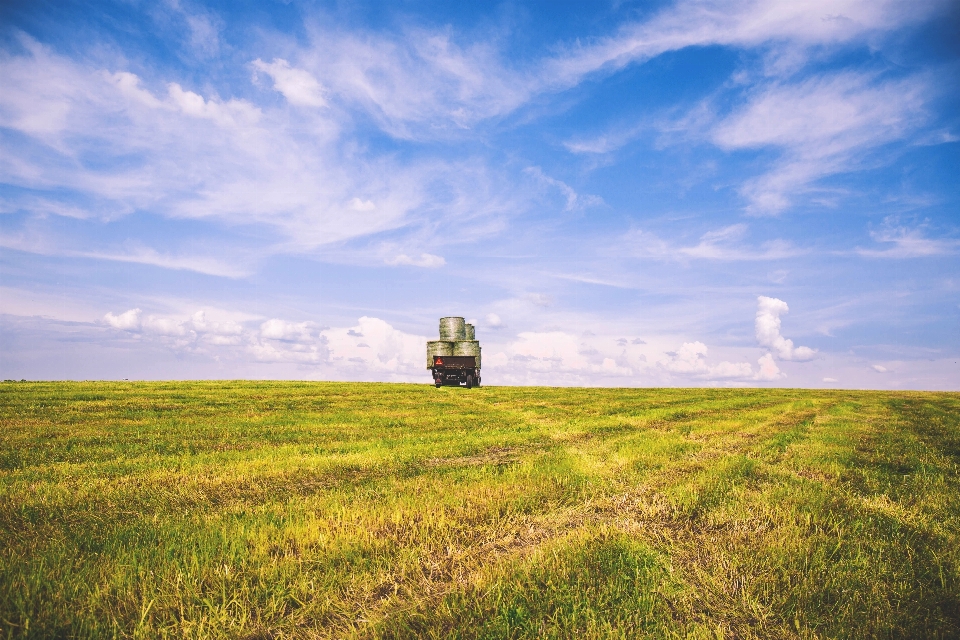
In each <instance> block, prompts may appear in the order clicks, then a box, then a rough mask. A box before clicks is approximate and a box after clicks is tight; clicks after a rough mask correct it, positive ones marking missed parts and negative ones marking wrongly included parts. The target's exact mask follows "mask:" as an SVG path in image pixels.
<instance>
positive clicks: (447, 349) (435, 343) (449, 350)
mask: <svg viewBox="0 0 960 640" xmlns="http://www.w3.org/2000/svg"><path fill="white" fill-rule="evenodd" d="M453 344H454V343H453V342H451V341H449V340H431V341H429V342H427V369H429V368H431V367H432V366H433V356H452V355H454V354H453Z"/></svg>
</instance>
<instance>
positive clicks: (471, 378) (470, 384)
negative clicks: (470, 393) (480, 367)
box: [467, 376, 473, 389]
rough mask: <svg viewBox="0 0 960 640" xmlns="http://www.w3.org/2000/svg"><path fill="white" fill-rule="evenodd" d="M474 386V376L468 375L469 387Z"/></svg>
mask: <svg viewBox="0 0 960 640" xmlns="http://www.w3.org/2000/svg"><path fill="white" fill-rule="evenodd" d="M472 388H473V376H467V389H472Z"/></svg>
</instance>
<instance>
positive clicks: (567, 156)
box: [0, 0, 960, 390]
mask: <svg viewBox="0 0 960 640" xmlns="http://www.w3.org/2000/svg"><path fill="white" fill-rule="evenodd" d="M958 167H960V3H957V2H951V1H948V0H911V1H909V2H906V1H896V0H831V1H826V0H809V1H806V2H774V1H770V2H757V1H749V0H732V1H730V2H719V1H716V0H692V1H684V0H681V1H678V2H662V1H654V2H629V1H626V0H611V1H609V2H603V1H601V0H597V1H596V2H564V1H561V0H551V1H549V2H479V3H451V2H426V1H424V2H414V1H395V2H365V1H363V0H356V1H351V2H336V1H331V2H295V1H291V2H281V1H271V0H262V1H257V2H253V1H244V0H237V1H232V2H222V3H217V2H211V3H200V2H193V1H188V0H160V1H152V2H140V1H138V0H118V1H110V0H99V1H97V2H70V1H66V0H64V1H60V2H44V1H29V2H27V1H20V2H17V1H7V2H4V3H2V5H0V378H4V379H18V380H19V379H81V380H86V379H131V380H136V379H150V380H156V379H210V378H218V379H239V378H254V379H303V380H371V381H393V382H421V383H424V384H428V383H430V382H431V378H430V372H429V371H427V370H426V368H425V367H426V364H425V359H426V358H425V342H426V341H427V340H430V339H436V336H437V335H438V328H437V327H438V319H439V318H440V317H442V316H464V317H465V318H467V320H468V321H473V322H474V323H475V324H476V327H477V338H478V339H479V340H480V343H481V346H482V349H483V373H482V377H483V382H484V384H494V385H496V384H503V385H526V384H543V385H553V386H565V385H586V386H613V387H645V386H778V387H784V386H786V387H814V388H872V389H945V390H960V364H958V363H960V170H958Z"/></svg>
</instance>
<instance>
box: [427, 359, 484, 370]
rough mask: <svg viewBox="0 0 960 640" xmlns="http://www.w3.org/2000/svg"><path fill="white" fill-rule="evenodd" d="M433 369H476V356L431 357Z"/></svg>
mask: <svg viewBox="0 0 960 640" xmlns="http://www.w3.org/2000/svg"><path fill="white" fill-rule="evenodd" d="M433 366H434V368H437V369H439V368H443V369H476V368H477V357H476V356H433Z"/></svg>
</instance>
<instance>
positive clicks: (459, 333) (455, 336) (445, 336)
mask: <svg viewBox="0 0 960 640" xmlns="http://www.w3.org/2000/svg"><path fill="white" fill-rule="evenodd" d="M465 324H466V323H465V322H464V321H463V318H459V317H450V318H440V339H441V340H449V341H455V340H466V335H465V334H466V329H465V326H464V325H465Z"/></svg>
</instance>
